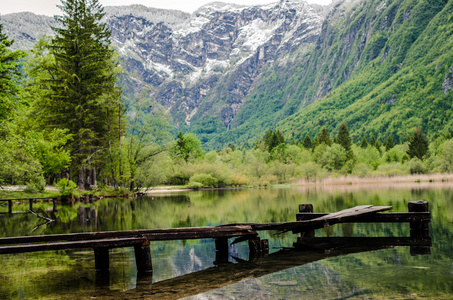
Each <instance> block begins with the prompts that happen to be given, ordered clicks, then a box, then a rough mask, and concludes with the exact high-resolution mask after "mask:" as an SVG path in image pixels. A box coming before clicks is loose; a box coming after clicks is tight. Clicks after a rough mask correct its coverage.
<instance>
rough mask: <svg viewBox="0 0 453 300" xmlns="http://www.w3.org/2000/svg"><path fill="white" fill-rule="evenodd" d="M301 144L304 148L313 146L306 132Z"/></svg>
mask: <svg viewBox="0 0 453 300" xmlns="http://www.w3.org/2000/svg"><path fill="white" fill-rule="evenodd" d="M302 145H303V146H304V148H305V149H311V147H312V146H313V145H312V142H311V139H310V136H309V135H308V134H307V135H306V136H305V138H304V141H303V143H302Z"/></svg>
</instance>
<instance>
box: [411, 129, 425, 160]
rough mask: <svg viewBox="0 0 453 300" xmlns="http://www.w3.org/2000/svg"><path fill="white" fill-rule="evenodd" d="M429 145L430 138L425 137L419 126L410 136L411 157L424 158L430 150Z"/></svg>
mask: <svg viewBox="0 0 453 300" xmlns="http://www.w3.org/2000/svg"><path fill="white" fill-rule="evenodd" d="M428 146H429V144H428V140H427V139H426V138H425V137H424V135H423V133H422V131H421V130H420V128H417V129H415V132H414V134H413V135H412V137H411V138H410V141H409V148H408V149H407V154H408V155H409V156H410V157H411V158H414V157H418V158H419V159H423V157H424V156H425V154H426V153H427V152H428Z"/></svg>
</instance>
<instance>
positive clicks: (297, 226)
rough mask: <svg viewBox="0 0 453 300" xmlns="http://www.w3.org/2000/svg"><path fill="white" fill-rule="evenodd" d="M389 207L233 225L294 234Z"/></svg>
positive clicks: (371, 206) (348, 210)
mask: <svg viewBox="0 0 453 300" xmlns="http://www.w3.org/2000/svg"><path fill="white" fill-rule="evenodd" d="M391 209H392V207H391V206H373V205H362V206H356V207H353V208H348V209H345V210H342V211H339V212H336V213H332V214H327V215H323V216H320V217H317V218H315V219H312V220H305V221H295V222H280V223H257V224H251V223H248V224H235V225H249V226H251V227H252V228H253V230H257V231H258V230H283V231H288V230H293V231H294V232H299V231H304V230H312V229H318V228H323V227H328V226H330V225H333V224H337V223H343V222H348V221H354V220H355V219H357V218H359V217H363V216H368V215H373V214H376V213H377V212H381V211H386V210H391Z"/></svg>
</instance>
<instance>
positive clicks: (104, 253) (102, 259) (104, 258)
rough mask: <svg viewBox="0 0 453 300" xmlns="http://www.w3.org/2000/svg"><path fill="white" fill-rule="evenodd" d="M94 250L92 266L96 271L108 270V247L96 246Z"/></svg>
mask: <svg viewBox="0 0 453 300" xmlns="http://www.w3.org/2000/svg"><path fill="white" fill-rule="evenodd" d="M93 250H94V268H95V269H96V272H108V271H109V270H110V266H109V248H107V247H96V248H93Z"/></svg>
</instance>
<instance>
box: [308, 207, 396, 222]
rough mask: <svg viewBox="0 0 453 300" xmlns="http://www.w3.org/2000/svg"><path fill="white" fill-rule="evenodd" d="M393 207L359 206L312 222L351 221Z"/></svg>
mask: <svg viewBox="0 0 453 300" xmlns="http://www.w3.org/2000/svg"><path fill="white" fill-rule="evenodd" d="M391 209H392V207H391V206H373V205H359V206H355V207H352V208H348V209H344V210H341V211H339V212H336V213H331V214H328V215H326V216H322V217H319V218H316V219H313V220H312V221H320V220H323V221H326V222H330V221H332V220H336V221H342V220H350V219H354V218H357V217H358V216H364V215H368V214H373V213H377V212H381V211H386V210H391Z"/></svg>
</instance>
